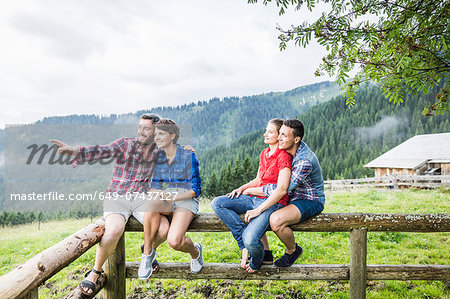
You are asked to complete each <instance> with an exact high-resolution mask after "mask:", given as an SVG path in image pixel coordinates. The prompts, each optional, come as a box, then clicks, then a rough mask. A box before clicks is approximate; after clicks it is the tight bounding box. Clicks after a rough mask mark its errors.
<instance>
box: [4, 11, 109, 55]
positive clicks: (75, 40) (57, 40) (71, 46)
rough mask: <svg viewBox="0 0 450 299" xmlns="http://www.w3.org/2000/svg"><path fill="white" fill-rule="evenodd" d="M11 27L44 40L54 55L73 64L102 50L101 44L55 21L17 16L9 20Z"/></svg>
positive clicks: (66, 24) (23, 15)
mask: <svg viewBox="0 0 450 299" xmlns="http://www.w3.org/2000/svg"><path fill="white" fill-rule="evenodd" d="M11 25H12V26H13V27H14V28H16V29H18V30H21V31H22V32H25V33H28V34H31V35H34V36H36V37H39V38H42V39H44V40H46V41H47V42H48V45H49V47H50V48H51V49H52V51H53V52H54V53H55V54H57V55H60V56H62V57H64V58H66V59H70V60H73V61H75V62H80V61H84V60H85V59H86V58H87V57H89V56H90V55H92V54H94V53H96V52H101V51H102V50H103V48H104V47H103V45H102V44H101V43H99V42H97V41H95V40H93V39H91V38H89V37H87V36H85V35H83V34H82V33H81V32H78V30H77V29H76V28H73V27H72V26H71V25H70V23H69V24H68V23H62V22H60V21H58V20H56V19H51V18H47V17H45V18H44V17H38V16H31V15H27V14H18V15H16V16H14V17H13V18H12V19H11Z"/></svg>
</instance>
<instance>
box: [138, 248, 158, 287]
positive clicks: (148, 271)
mask: <svg viewBox="0 0 450 299" xmlns="http://www.w3.org/2000/svg"><path fill="white" fill-rule="evenodd" d="M155 260H156V251H155V250H152V253H151V254H150V255H145V254H143V255H142V259H141V264H140V265H139V270H138V278H139V279H142V280H145V279H147V278H149V277H150V276H151V275H152V273H153V267H152V264H153V262H154V261H155Z"/></svg>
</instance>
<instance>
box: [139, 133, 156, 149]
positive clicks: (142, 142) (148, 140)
mask: <svg viewBox="0 0 450 299" xmlns="http://www.w3.org/2000/svg"><path fill="white" fill-rule="evenodd" d="M153 139H154V136H153V135H152V136H149V137H139V136H138V141H137V142H138V143H139V144H140V145H141V146H147V145H150V144H152V143H153Z"/></svg>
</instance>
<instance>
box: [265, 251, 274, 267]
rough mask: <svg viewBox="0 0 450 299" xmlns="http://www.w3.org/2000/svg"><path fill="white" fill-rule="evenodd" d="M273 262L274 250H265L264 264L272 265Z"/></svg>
mask: <svg viewBox="0 0 450 299" xmlns="http://www.w3.org/2000/svg"><path fill="white" fill-rule="evenodd" d="M272 264H273V255H272V250H264V259H263V265H272Z"/></svg>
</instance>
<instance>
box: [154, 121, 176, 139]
mask: <svg viewBox="0 0 450 299" xmlns="http://www.w3.org/2000/svg"><path fill="white" fill-rule="evenodd" d="M156 128H157V129H158V130H161V131H164V132H168V133H169V134H175V139H174V140H173V143H177V141H178V138H179V137H180V128H179V127H178V125H177V123H176V122H175V121H173V120H171V119H169V118H161V119H160V120H159V121H158V122H157V123H156Z"/></svg>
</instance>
